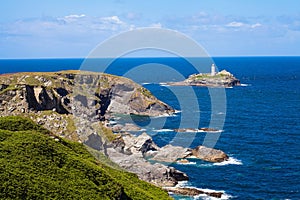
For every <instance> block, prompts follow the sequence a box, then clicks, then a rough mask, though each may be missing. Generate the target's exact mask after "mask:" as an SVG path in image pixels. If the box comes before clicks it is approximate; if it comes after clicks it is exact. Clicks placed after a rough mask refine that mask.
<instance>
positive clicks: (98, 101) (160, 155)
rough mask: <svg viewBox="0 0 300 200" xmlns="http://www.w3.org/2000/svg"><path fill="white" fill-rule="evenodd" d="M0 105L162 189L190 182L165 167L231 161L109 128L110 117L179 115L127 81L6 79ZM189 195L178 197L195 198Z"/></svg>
mask: <svg viewBox="0 0 300 200" xmlns="http://www.w3.org/2000/svg"><path fill="white" fill-rule="evenodd" d="M0 104H1V114H0V115H1V116H9V115H21V116H27V117H30V118H31V119H32V120H34V121H35V122H37V123H38V124H40V125H43V126H44V127H45V128H47V129H49V130H51V131H52V132H53V133H55V134H56V135H57V136H59V137H64V138H66V139H69V140H72V141H77V142H81V143H84V144H86V145H87V146H89V147H90V148H93V149H95V150H97V151H100V152H102V153H103V154H105V155H106V156H107V157H108V158H110V159H111V160H112V161H113V162H114V163H116V164H118V165H119V166H121V167H122V168H123V169H125V170H127V171H130V172H132V173H135V174H137V175H138V177H139V178H140V179H142V180H145V181H147V182H150V183H152V184H154V185H156V186H159V187H174V186H176V185H177V184H178V182H179V181H184V180H189V177H188V176H187V175H186V174H185V173H183V172H181V171H179V170H176V169H175V168H173V167H170V166H167V165H164V164H162V163H173V162H188V158H190V157H196V158H199V159H202V160H205V161H209V162H222V161H225V160H227V159H228V156H227V155H226V154H225V153H224V152H222V151H220V150H216V149H211V148H207V147H204V146H198V147H196V148H195V149H189V148H183V147H178V146H172V145H166V146H164V147H158V146H157V145H156V144H155V143H154V142H153V140H152V138H151V137H150V136H149V135H147V133H142V134H140V135H139V136H134V135H132V134H130V133H129V132H128V131H129V130H132V129H133V128H135V127H134V126H132V125H130V124H129V125H127V130H126V129H125V130H123V131H120V130H121V129H119V130H118V128H116V127H118V126H119V125H118V124H115V126H114V128H111V127H108V126H107V124H110V123H111V122H110V119H111V117H110V116H111V114H112V113H121V114H125V115H128V114H136V115H148V116H160V115H170V114H172V113H174V112H175V111H174V109H172V108H171V107H170V106H168V105H167V104H165V103H163V102H161V101H159V100H158V99H157V98H155V97H154V96H153V95H152V94H151V93H150V92H149V91H148V90H147V89H145V88H143V87H141V86H140V85H138V84H136V83H134V82H133V81H131V80H129V79H126V78H123V77H117V76H112V75H107V74H99V73H93V72H78V71H63V72H53V73H17V74H8V75H2V76H0ZM114 129H115V130H114ZM113 131H114V132H115V133H113ZM177 131H190V129H186V130H183V129H182V130H179V129H178V130H177ZM195 131H207V132H209V131H211V132H213V131H216V130H213V129H209V128H203V129H197V130H196V129H195ZM186 191H187V189H180V190H178V191H177V193H179V192H181V193H182V194H193V193H196V192H195V191H194V190H193V191H191V192H189V193H188V192H186ZM174 193H175V192H174Z"/></svg>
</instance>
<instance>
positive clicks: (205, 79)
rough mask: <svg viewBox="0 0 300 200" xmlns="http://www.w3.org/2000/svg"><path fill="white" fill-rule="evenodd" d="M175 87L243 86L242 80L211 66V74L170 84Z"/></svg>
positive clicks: (193, 75) (192, 76) (194, 75)
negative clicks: (217, 70)
mask: <svg viewBox="0 0 300 200" xmlns="http://www.w3.org/2000/svg"><path fill="white" fill-rule="evenodd" d="M168 85H173V86H176V85H178V86H203V87H204V86H205V87H233V86H238V85H241V83H240V80H239V79H237V78H236V77H234V76H233V74H231V73H230V72H228V71H226V70H222V71H220V72H218V73H217V72H216V71H215V65H214V64H212V66H211V73H206V74H205V73H200V74H192V75H190V76H189V77H188V78H187V79H186V80H184V81H180V82H170V83H168Z"/></svg>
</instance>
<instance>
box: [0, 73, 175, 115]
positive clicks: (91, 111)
mask: <svg viewBox="0 0 300 200" xmlns="http://www.w3.org/2000/svg"><path fill="white" fill-rule="evenodd" d="M0 85H1V87H0V104H1V107H2V108H3V110H4V111H5V112H3V113H1V114H2V115H11V114H12V112H14V113H28V112H31V111H44V110H55V111H56V112H58V113H60V114H70V113H72V114H74V115H76V116H79V117H81V116H83V117H85V118H89V120H91V119H92V120H94V119H95V120H96V119H101V120H103V119H105V115H106V114H108V113H110V112H112V113H121V114H135V115H148V116H159V115H168V114H172V113H173V112H174V110H173V109H172V108H171V107H170V106H168V105H166V104H165V103H163V102H161V101H159V100H158V99H157V98H155V97H154V96H153V95H152V94H151V93H150V92H149V91H148V90H147V89H145V88H143V87H142V86H140V85H138V84H137V83H134V82H133V81H131V80H129V79H127V78H124V77H117V76H112V75H108V74H101V73H92V72H80V71H63V72H57V73H17V74H10V75H5V76H4V75H2V76H0Z"/></svg>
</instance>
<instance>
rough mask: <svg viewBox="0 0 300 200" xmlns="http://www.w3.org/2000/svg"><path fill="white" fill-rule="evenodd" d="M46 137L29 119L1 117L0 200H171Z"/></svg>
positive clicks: (85, 153)
mask: <svg viewBox="0 0 300 200" xmlns="http://www.w3.org/2000/svg"><path fill="white" fill-rule="evenodd" d="M50 136H51V133H50V132H49V131H48V130H46V129H44V128H42V127H41V126H39V125H37V124H35V123H33V122H32V121H31V120H29V119H26V118H22V117H3V118H0V172H1V173H0V199H169V198H170V197H168V194H167V193H166V192H165V191H163V190H161V189H160V188H158V187H155V186H153V185H151V184H149V183H146V182H143V181H141V180H139V179H138V178H137V176H136V175H134V174H131V173H128V172H124V171H122V170H118V169H117V168H111V167H109V166H107V165H106V164H104V163H103V162H101V159H102V160H103V159H107V158H105V157H104V156H103V155H101V153H99V152H94V153H93V154H94V155H97V156H96V157H94V156H92V155H91V154H90V153H89V152H88V150H87V149H86V147H85V146H84V145H83V144H80V143H76V142H70V141H66V140H64V139H61V138H59V139H58V138H56V139H54V137H50ZM96 158H98V159H99V160H97V159H96ZM100 158H101V159H100ZM106 162H108V161H106Z"/></svg>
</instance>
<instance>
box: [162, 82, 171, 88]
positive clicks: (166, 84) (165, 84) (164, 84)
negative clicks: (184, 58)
mask: <svg viewBox="0 0 300 200" xmlns="http://www.w3.org/2000/svg"><path fill="white" fill-rule="evenodd" d="M159 85H161V86H165V87H168V86H170V85H168V83H164V82H162V83H159Z"/></svg>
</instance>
